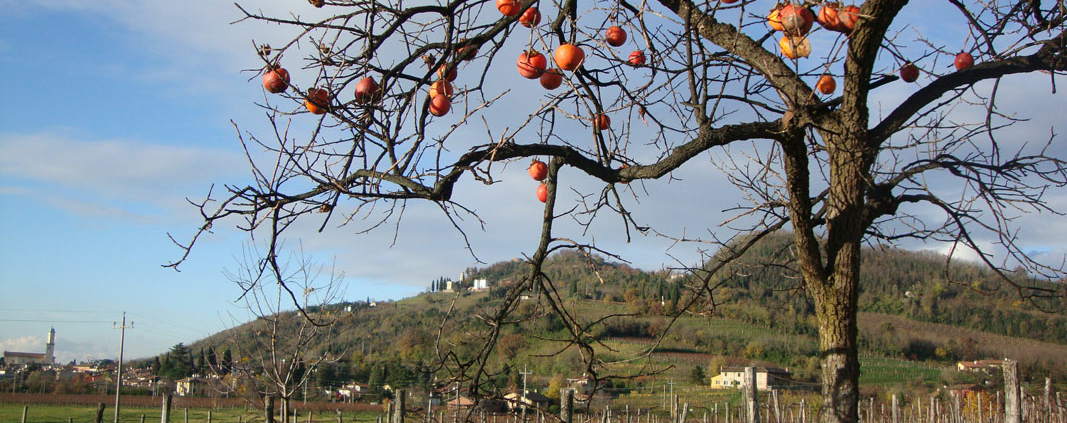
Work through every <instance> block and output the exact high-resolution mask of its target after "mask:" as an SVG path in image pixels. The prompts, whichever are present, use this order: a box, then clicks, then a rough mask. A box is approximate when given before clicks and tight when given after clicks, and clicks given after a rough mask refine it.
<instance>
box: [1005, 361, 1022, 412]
mask: <svg viewBox="0 0 1067 423" xmlns="http://www.w3.org/2000/svg"><path fill="white" fill-rule="evenodd" d="M1020 393H1021V392H1020V390H1019V362H1017V361H1015V360H1004V423H1022V420H1020V418H1021V417H1022V403H1021V402H1020V400H1021V398H1019V396H1020V395H1019V394H1020Z"/></svg>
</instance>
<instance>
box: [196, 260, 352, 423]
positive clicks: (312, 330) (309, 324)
mask: <svg viewBox="0 0 1067 423" xmlns="http://www.w3.org/2000/svg"><path fill="white" fill-rule="evenodd" d="M279 252H281V251H277V250H276V251H272V252H271V253H270V255H264V254H260V251H258V250H256V249H254V248H246V249H245V254H244V257H243V261H242V263H241V265H240V266H239V267H238V268H237V269H236V270H234V271H227V277H228V278H229V279H230V280H231V281H233V282H234V283H236V284H237V285H238V286H240V287H241V288H242V289H243V294H242V295H241V297H240V299H239V301H242V302H243V303H244V305H245V308H246V309H247V311H248V312H249V313H250V314H251V315H252V316H254V317H255V320H253V321H251V322H248V323H244V324H242V325H240V326H236V327H234V328H231V329H229V330H227V331H226V332H225V335H226V337H225V339H224V340H223V342H225V345H224V346H220V348H227V347H228V348H231V349H232V350H233V351H234V352H235V353H234V357H233V362H232V363H220V364H219V367H215V368H213V369H212V370H213V371H214V372H215V374H217V375H220V376H222V375H226V377H224V378H223V380H224V381H225V383H223V384H222V385H221V386H222V388H223V389H227V390H228V391H231V392H232V393H234V394H237V395H239V396H241V397H243V398H249V399H254V400H257V401H262V399H263V398H264V397H270V396H273V397H276V398H279V399H280V400H281V404H280V412H281V415H282V416H283V417H282V422H288V421H289V417H290V415H291V413H292V411H291V408H290V402H291V400H292V399H293V396H294V395H296V394H298V393H299V392H300V390H301V389H304V388H306V385H307V384H308V383H309V381H310V380H311V379H312V377H313V374H314V372H315V369H317V368H318V367H319V365H320V364H322V363H325V362H330V361H333V360H336V359H337V357H336V356H335V355H332V354H330V351H329V348H328V346H329V345H330V342H331V340H332V339H333V336H334V335H335V333H334V326H335V325H334V324H335V323H336V319H335V318H334V315H335V313H333V312H334V311H336V310H332V309H331V308H330V307H328V306H329V305H331V304H333V303H335V302H336V301H338V299H339V298H340V296H339V295H340V294H341V287H342V286H343V279H344V278H343V276H341V275H338V274H335V273H332V272H331V273H330V274H329V275H328V278H327V277H325V275H324V272H323V271H324V268H323V266H321V265H316V264H315V263H314V262H313V261H312V260H311V259H310V258H309V257H308V256H306V255H304V254H303V252H290V254H288V255H287V256H286V257H282V258H279V257H277V256H276V254H277V253H279ZM294 298H295V299H294ZM294 301H295V302H296V307H297V308H298V309H299V313H297V311H296V310H293V304H294V303H293V302H294ZM235 319H236V318H235ZM324 346H326V347H324ZM222 366H228V367H227V368H223V367H222Z"/></svg>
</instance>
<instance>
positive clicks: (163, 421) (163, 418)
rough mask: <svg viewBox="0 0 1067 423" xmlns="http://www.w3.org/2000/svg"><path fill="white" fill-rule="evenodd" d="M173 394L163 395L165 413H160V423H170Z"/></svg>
mask: <svg viewBox="0 0 1067 423" xmlns="http://www.w3.org/2000/svg"><path fill="white" fill-rule="evenodd" d="M170 398H171V394H163V411H162V412H160V413H159V423H170Z"/></svg>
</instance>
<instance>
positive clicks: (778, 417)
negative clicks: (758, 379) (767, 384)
mask: <svg viewBox="0 0 1067 423" xmlns="http://www.w3.org/2000/svg"><path fill="white" fill-rule="evenodd" d="M771 402H772V403H773V404H774V422H775V423H782V408H781V407H780V406H779V404H778V390H777V389H771Z"/></svg>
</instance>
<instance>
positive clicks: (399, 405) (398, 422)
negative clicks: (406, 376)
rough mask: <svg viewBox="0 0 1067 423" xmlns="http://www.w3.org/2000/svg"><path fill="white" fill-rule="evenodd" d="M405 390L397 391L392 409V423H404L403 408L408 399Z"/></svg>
mask: <svg viewBox="0 0 1067 423" xmlns="http://www.w3.org/2000/svg"><path fill="white" fill-rule="evenodd" d="M406 394H407V392H406V390H405V389H397V390H396V396H395V401H393V402H394V404H395V405H394V406H393V407H394V408H393V421H392V423H404V408H405V405H407V402H408V398H407V395H406Z"/></svg>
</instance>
